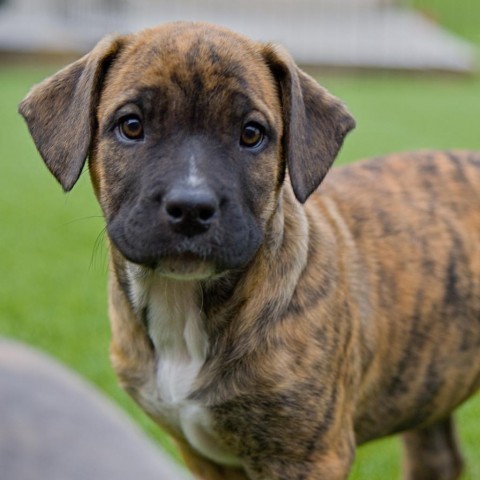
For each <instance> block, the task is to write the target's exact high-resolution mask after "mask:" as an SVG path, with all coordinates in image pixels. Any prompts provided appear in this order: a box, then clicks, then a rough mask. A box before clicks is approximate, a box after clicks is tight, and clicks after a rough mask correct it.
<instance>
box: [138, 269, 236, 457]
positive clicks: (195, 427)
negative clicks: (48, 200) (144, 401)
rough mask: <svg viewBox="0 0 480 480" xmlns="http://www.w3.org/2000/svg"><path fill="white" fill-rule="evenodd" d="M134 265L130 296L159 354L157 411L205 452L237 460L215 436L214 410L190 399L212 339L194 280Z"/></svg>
mask: <svg viewBox="0 0 480 480" xmlns="http://www.w3.org/2000/svg"><path fill="white" fill-rule="evenodd" d="M140 273H141V272H140V270H139V268H138V267H136V266H130V267H129V278H130V285H131V292H130V293H131V298H132V300H133V303H134V306H135V308H136V309H137V310H138V311H142V310H143V311H146V312H147V313H146V316H147V318H146V321H147V327H148V332H149V336H150V338H151V340H152V343H153V345H154V346H155V350H156V353H157V369H156V379H155V386H156V388H155V392H154V393H153V398H152V395H149V397H150V400H149V404H150V405H151V407H152V410H153V411H152V412H150V413H152V414H153V415H154V416H159V417H161V418H162V420H163V421H164V422H165V423H167V424H169V425H171V426H172V427H173V428H174V429H175V430H178V431H181V432H182V434H183V435H184V437H185V438H186V440H187V441H188V443H189V444H190V445H191V446H192V447H193V448H194V449H196V450H197V451H198V452H199V453H201V454H202V455H204V456H205V457H207V458H209V459H211V460H213V461H215V462H218V463H221V464H227V465H238V464H239V462H238V460H237V459H236V458H235V457H234V456H233V455H232V454H231V453H230V452H229V451H228V449H226V448H225V447H224V446H223V445H222V442H221V441H220V439H218V437H217V436H216V434H215V432H214V429H213V423H212V419H211V416H210V413H209V411H208V409H207V408H205V407H204V406H203V405H201V404H200V403H199V402H197V401H192V400H190V399H189V398H188V396H189V394H190V393H191V392H192V390H193V387H194V383H195V381H196V379H197V376H198V374H199V373H200V370H201V369H202V367H203V364H204V362H205V360H206V356H207V351H208V338H207V335H206V332H205V330H204V326H203V321H204V319H203V314H202V312H201V308H200V307H199V305H198V301H197V298H198V291H197V288H198V285H196V284H195V282H175V281H173V282H172V281H170V280H165V279H163V278H161V277H157V276H155V275H149V276H145V275H143V274H140Z"/></svg>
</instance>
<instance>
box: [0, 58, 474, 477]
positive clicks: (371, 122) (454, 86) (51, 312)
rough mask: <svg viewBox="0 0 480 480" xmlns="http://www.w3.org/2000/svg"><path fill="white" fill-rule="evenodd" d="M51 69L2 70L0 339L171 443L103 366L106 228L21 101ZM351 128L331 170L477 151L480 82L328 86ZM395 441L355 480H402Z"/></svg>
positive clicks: (464, 415) (365, 458)
mask: <svg viewBox="0 0 480 480" xmlns="http://www.w3.org/2000/svg"><path fill="white" fill-rule="evenodd" d="M48 73H51V70H38V69H35V68H24V69H19V68H16V69H12V68H6V67H2V68H1V70H0V111H1V113H2V115H1V117H0V166H1V173H0V220H1V226H0V259H1V267H0V268H1V275H0V335H3V336H9V337H12V338H16V339H20V340H22V341H25V342H27V343H29V344H31V345H34V346H37V347H39V348H41V349H42V350H45V351H47V352H49V353H51V354H52V355H53V356H55V357H56V358H58V359H59V360H60V361H62V362H63V363H65V364H67V365H69V366H70V367H72V368H73V369H74V370H76V371H77V372H79V373H80V374H81V375H83V376H85V377H87V378H88V379H89V380H91V381H92V382H94V383H95V384H96V385H97V386H98V387H99V388H100V389H101V390H103V391H104V392H105V393H106V394H107V395H108V396H109V397H111V398H112V399H113V400H114V401H115V402H116V403H118V404H119V405H120V406H121V407H122V408H123V409H125V410H126V411H127V412H128V413H129V415H131V416H132V417H133V418H134V419H135V421H137V422H138V423H139V424H140V425H141V426H142V427H143V428H144V429H145V430H146V431H147V432H148V433H149V434H150V435H151V436H153V437H154V438H155V439H157V440H158V441H159V442H161V443H162V445H164V446H165V447H166V448H167V449H169V450H170V451H171V445H170V443H169V441H168V440H166V439H165V437H164V436H163V435H162V434H161V433H160V431H159V430H158V429H157V428H156V427H155V426H153V424H152V422H151V421H150V420H148V419H147V418H146V417H145V416H144V415H143V413H141V412H140V409H139V408H137V407H136V406H134V405H133V403H132V402H131V401H130V400H129V399H128V397H127V396H126V394H124V393H123V392H122V391H121V389H120V388H119V387H118V386H117V382H116V380H115V377H114V375H113V372H112V370H111V367H110V365H109V361H108V342H109V327H108V320H107V313H106V312H107V309H106V277H107V266H106V251H105V247H104V237H103V221H102V219H101V217H100V212H99V208H98V207H97V205H96V202H95V200H94V198H93V194H92V191H91V187H90V185H89V179H88V175H87V174H84V175H83V176H82V178H81V180H80V182H79V184H78V185H77V186H76V187H75V189H74V191H73V192H72V193H71V194H69V195H64V194H63V193H62V192H61V189H60V187H59V186H58V185H57V184H56V182H55V181H54V179H53V177H51V176H50V174H49V173H48V172H47V170H46V168H45V167H44V165H43V164H42V162H41V160H40V158H39V156H38V154H37V153H36V151H35V148H34V146H33V144H32V141H31V140H30V138H29V136H28V133H27V129H26V127H25V125H24V124H23V121H22V120H21V118H20V117H19V115H17V113H16V106H17V103H18V102H19V100H20V99H21V98H22V97H23V95H24V94H25V93H26V92H27V90H28V88H29V87H30V86H31V85H32V84H33V83H35V82H37V81H39V80H40V79H42V78H44V77H45V76H46V75H47V74H48ZM320 80H321V82H322V83H323V84H324V85H325V86H326V87H327V88H329V89H330V90H332V91H333V92H334V93H335V94H336V95H338V96H340V97H341V98H343V99H344V100H345V101H346V102H347V104H348V105H349V107H350V109H351V111H352V112H353V113H354V115H355V117H356V118H357V121H358V127H357V129H356V131H355V132H354V133H352V134H351V136H349V138H348V139H347V142H346V145H345V148H344V149H343V150H342V152H341V155H340V157H339V160H338V163H347V162H351V161H353V160H355V159H357V158H361V157H368V156H372V155H379V154H384V153H388V152H392V151H398V150H406V149H415V148H471V149H478V150H480V134H479V131H480V130H479V117H480V80H478V79H471V78H470V79H465V78H456V79H452V78H445V77H440V78H437V77H412V76H398V75H397V76H392V75H386V74H385V75H379V76H362V77H331V76H329V77H325V78H321V79H320ZM458 416H459V421H460V432H461V436H462V440H463V443H464V445H465V448H464V451H465V453H466V456H467V458H468V464H469V470H468V472H467V474H466V475H465V476H464V480H473V479H478V478H480V457H479V456H478V451H480V422H478V418H480V398H476V399H474V400H473V401H470V402H469V403H467V404H466V405H465V406H464V407H462V409H461V410H460V412H459V415H458ZM400 461H401V459H400V451H399V443H398V441H397V440H395V439H387V440H382V441H379V442H375V443H372V444H371V445H368V446H366V447H362V448H361V449H360V451H359V454H358V460H357V462H356V464H355V467H354V471H353V473H352V475H351V480H357V479H363V480H365V479H368V480H376V479H378V480H385V479H388V480H392V479H393V480H394V479H397V478H400V475H399V466H400Z"/></svg>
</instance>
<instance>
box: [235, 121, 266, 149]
mask: <svg viewBox="0 0 480 480" xmlns="http://www.w3.org/2000/svg"><path fill="white" fill-rule="evenodd" d="M264 138H265V130H264V128H263V127H262V126H261V125H260V124H258V123H256V122H248V123H247V124H246V125H245V126H244V127H243V130H242V135H241V137H240V145H242V147H247V148H256V147H259V146H260V145H261V144H262V143H263V139H264Z"/></svg>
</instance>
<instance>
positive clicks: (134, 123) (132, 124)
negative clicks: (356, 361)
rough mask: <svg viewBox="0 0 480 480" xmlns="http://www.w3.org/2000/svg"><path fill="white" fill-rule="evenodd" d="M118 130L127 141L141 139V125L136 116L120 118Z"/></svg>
mask: <svg viewBox="0 0 480 480" xmlns="http://www.w3.org/2000/svg"><path fill="white" fill-rule="evenodd" d="M119 129H120V133H121V135H122V137H124V138H126V139H127V140H141V139H142V138H143V124H142V121H141V120H140V118H138V117H137V116H136V115H129V116H128V117H124V118H122V119H121V120H120V123H119Z"/></svg>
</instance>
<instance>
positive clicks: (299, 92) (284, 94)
mask: <svg viewBox="0 0 480 480" xmlns="http://www.w3.org/2000/svg"><path fill="white" fill-rule="evenodd" d="M263 56H264V58H265V61H266V63H267V65H268V67H269V68H270V70H271V72H272V74H273V76H274V78H275V80H276V82H277V84H278V88H279V94H280V100H281V103H282V109H283V124H284V132H283V149H284V155H286V160H287V167H288V171H289V175H290V180H291V182H292V187H293V191H294V193H295V196H296V197H297V199H298V200H299V201H300V202H302V203H304V202H305V201H306V200H307V198H308V197H309V196H310V195H311V193H312V192H313V191H314V190H315V189H316V188H317V187H318V186H319V185H320V183H321V181H322V180H323V178H324V177H325V175H326V174H327V172H328V169H329V168H330V166H331V165H332V163H333V161H334V160H335V157H336V155H337V153H338V151H339V150H340V147H341V146H342V143H343V139H344V138H345V135H346V134H347V133H348V132H349V131H350V130H352V129H353V128H354V127H355V120H354V119H353V117H352V116H351V115H350V113H349V112H348V110H347V109H346V107H345V106H344V105H343V103H342V102H341V101H340V100H338V99H337V98H336V97H334V96H333V95H331V94H330V93H328V92H327V91H326V90H325V89H324V88H322V87H321V86H320V85H319V84H318V83H317V82H316V81H315V80H313V78H311V77H310V76H308V75H307V74H305V73H304V72H302V71H301V70H300V69H299V68H298V67H297V66H296V64H295V62H294V61H293V59H292V58H291V57H290V55H289V54H288V53H287V52H286V51H284V50H283V49H280V48H278V47H275V46H272V45H265V46H264V48H263Z"/></svg>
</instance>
